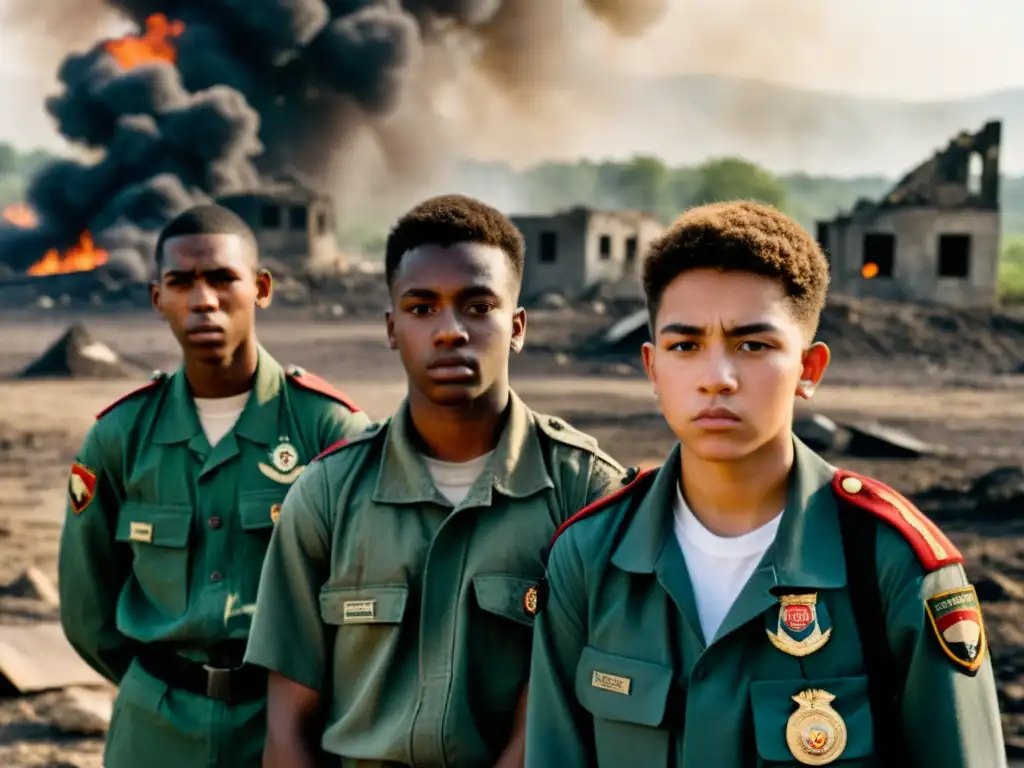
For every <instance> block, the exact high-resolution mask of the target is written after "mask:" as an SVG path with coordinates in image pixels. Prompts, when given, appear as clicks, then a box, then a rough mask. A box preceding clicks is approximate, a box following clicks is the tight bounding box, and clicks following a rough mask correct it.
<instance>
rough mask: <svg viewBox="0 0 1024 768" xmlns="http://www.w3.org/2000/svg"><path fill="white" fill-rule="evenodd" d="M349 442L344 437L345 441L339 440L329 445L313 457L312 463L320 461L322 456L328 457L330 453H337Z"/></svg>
mask: <svg viewBox="0 0 1024 768" xmlns="http://www.w3.org/2000/svg"><path fill="white" fill-rule="evenodd" d="M350 442H351V441H350V440H349V439H348V438H347V437H346V438H345V439H343V440H339V441H338V442H336V443H331V444H330V445H328V446H327V447H326V448H324V449H323V450H322V451H320V453H318V454H317V455H316V456H314V457H313V461H320V459H322V458H323V457H324V456H330V455H331V454H332V453H337V452H338V451H340V450H341V449H342V448H344V447H345V446H346V445H348V444H349V443H350Z"/></svg>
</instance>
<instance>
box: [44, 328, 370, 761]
mask: <svg viewBox="0 0 1024 768" xmlns="http://www.w3.org/2000/svg"><path fill="white" fill-rule="evenodd" d="M316 386H318V385H313V386H312V387H311V386H310V384H309V383H308V382H306V381H305V380H304V379H303V375H302V373H300V372H297V371H296V372H286V371H285V370H284V369H283V368H282V367H281V366H280V365H279V364H278V363H277V361H275V360H274V358H273V357H272V356H271V355H270V354H269V353H267V352H266V350H264V349H263V348H260V349H259V353H258V363H257V369H256V373H255V376H254V378H253V386H252V388H251V390H250V391H249V392H248V393H244V394H243V395H240V396H238V398H237V400H239V401H240V402H243V403H244V405H243V406H242V409H241V413H240V414H239V415H238V417H237V419H236V420H235V421H234V423H233V424H232V425H231V427H230V428H229V429H228V430H227V431H226V432H225V433H224V435H223V437H221V438H220V439H219V440H218V439H216V432H211V437H210V438H208V437H207V433H206V431H205V430H204V428H203V425H202V423H201V420H200V417H199V412H198V410H197V406H196V404H195V402H194V400H193V398H192V396H191V392H190V389H189V387H188V383H187V381H186V380H185V376H184V373H183V371H182V370H181V369H179V370H178V371H176V372H175V373H174V374H172V375H169V376H168V375H158V376H155V377H154V379H153V381H151V382H150V384H148V385H147V386H145V387H143V388H140V389H139V390H137V391H136V392H134V393H130V394H129V395H127V396H126V397H124V398H122V399H121V400H119V401H118V402H117V403H115V404H114V405H113V406H110V407H108V408H107V409H105V410H104V411H103V412H101V414H100V415H99V417H98V420H97V422H96V423H95V424H94V425H93V428H92V429H91V430H90V433H89V435H88V436H87V438H86V440H85V442H84V444H83V446H82V448H81V450H80V451H79V454H78V456H77V457H76V462H75V464H74V465H73V468H72V472H71V479H70V480H69V491H68V494H69V501H68V511H67V514H66V518H65V524H64V530H63V531H62V538H61V547H60V556H59V571H60V579H59V585H60V591H61V621H62V624H63V627H64V631H65V634H66V635H67V637H68V639H69V641H70V642H71V644H72V646H73V647H74V648H75V649H76V650H77V651H78V653H79V654H80V655H81V656H82V657H83V658H84V659H85V660H86V662H87V663H89V664H90V666H92V667H93V668H94V669H96V670H97V671H98V672H100V674H102V675H103V676H104V677H106V678H107V679H109V680H110V681H111V682H113V683H114V684H115V685H118V686H119V692H118V696H117V698H116V700H115V704H114V712H113V717H112V720H111V726H110V729H109V732H108V737H107V745H106V751H105V757H104V761H105V762H104V764H105V765H107V766H108V767H109V768H137V766H140V765H146V766H150V765H152V766H153V768H161V767H162V766H168V768H172V767H176V766H181V765H203V766H224V767H225V768H228V767H230V768H236V767H238V768H244V767H246V766H253V767H254V768H255V767H256V766H259V765H260V763H261V755H262V745H263V738H264V733H265V727H266V726H265V718H266V714H265V695H266V682H265V674H264V675H262V676H261V675H260V674H259V672H260V671H259V670H256V669H253V668H246V669H243V670H240V671H237V672H232V673H230V674H225V673H217V674H216V675H211V674H210V673H208V672H207V671H205V670H204V669H203V664H208V665H209V666H212V667H218V668H221V667H238V666H240V665H241V664H242V661H243V657H244V648H245V643H246V640H247V637H248V633H249V623H250V617H251V614H252V610H253V605H254V604H255V601H256V589H257V586H258V581H259V572H260V568H261V564H262V560H263V556H264V553H265V551H266V547H267V544H268V543H269V539H270V536H271V531H272V530H273V528H274V525H275V523H276V520H277V510H278V509H279V507H280V504H281V502H283V500H284V497H285V495H286V493H287V492H288V490H289V489H290V487H291V483H293V482H294V480H295V479H296V478H297V477H298V476H299V475H300V474H301V473H302V471H303V467H304V466H305V465H306V464H307V463H308V462H309V461H310V460H311V459H312V458H313V457H314V456H316V454H317V453H319V452H320V451H321V450H323V448H324V447H325V446H327V445H329V444H330V443H332V442H334V441H336V440H338V439H340V438H343V437H345V436H348V435H351V434H354V433H358V432H360V431H362V430H363V429H364V428H365V425H366V424H367V423H368V422H369V419H368V418H367V417H366V415H365V414H363V413H360V412H353V411H352V410H350V408H349V406H348V405H345V404H343V396H341V395H340V393H339V396H337V397H336V396H333V395H330V394H328V393H327V392H324V391H318V390H317V389H316V388H315V387H316ZM228 401H229V399H227V398H225V403H220V404H219V405H221V406H223V405H225V404H226V403H227V402H228ZM222 426H223V424H222ZM211 442H212V443H214V444H213V445H211ZM90 484H91V488H90ZM211 681H213V682H212V683H211ZM211 686H212V687H211ZM227 697H230V698H231V700H229V701H226V700H222V699H223V698H227Z"/></svg>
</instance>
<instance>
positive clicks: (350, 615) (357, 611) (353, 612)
mask: <svg viewBox="0 0 1024 768" xmlns="http://www.w3.org/2000/svg"><path fill="white" fill-rule="evenodd" d="M376 615H377V601H376V600H347V601H345V621H368V620H371V619H373V618H374V617H375V616H376Z"/></svg>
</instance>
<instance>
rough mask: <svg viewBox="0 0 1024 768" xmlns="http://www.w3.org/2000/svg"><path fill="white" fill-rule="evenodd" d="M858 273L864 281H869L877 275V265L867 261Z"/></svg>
mask: <svg viewBox="0 0 1024 768" xmlns="http://www.w3.org/2000/svg"><path fill="white" fill-rule="evenodd" d="M860 273H861V275H862V276H863V277H864V278H865V279H867V280H870V279H871V278H872V277H875V276H877V275H878V265H877V264H875V263H874V262H871V261H869V262H868V263H867V264H865V265H864V266H863V267H861V268H860Z"/></svg>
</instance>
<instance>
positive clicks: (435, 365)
mask: <svg viewBox="0 0 1024 768" xmlns="http://www.w3.org/2000/svg"><path fill="white" fill-rule="evenodd" d="M476 367H477V366H476V361H475V360H473V359H472V358H469V357H457V356H450V357H439V358H438V359H437V360H434V361H433V362H431V363H430V365H428V366H427V373H428V374H429V375H430V378H431V379H433V380H434V381H438V382H465V381H473V380H475V379H476V377H477V375H476Z"/></svg>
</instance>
